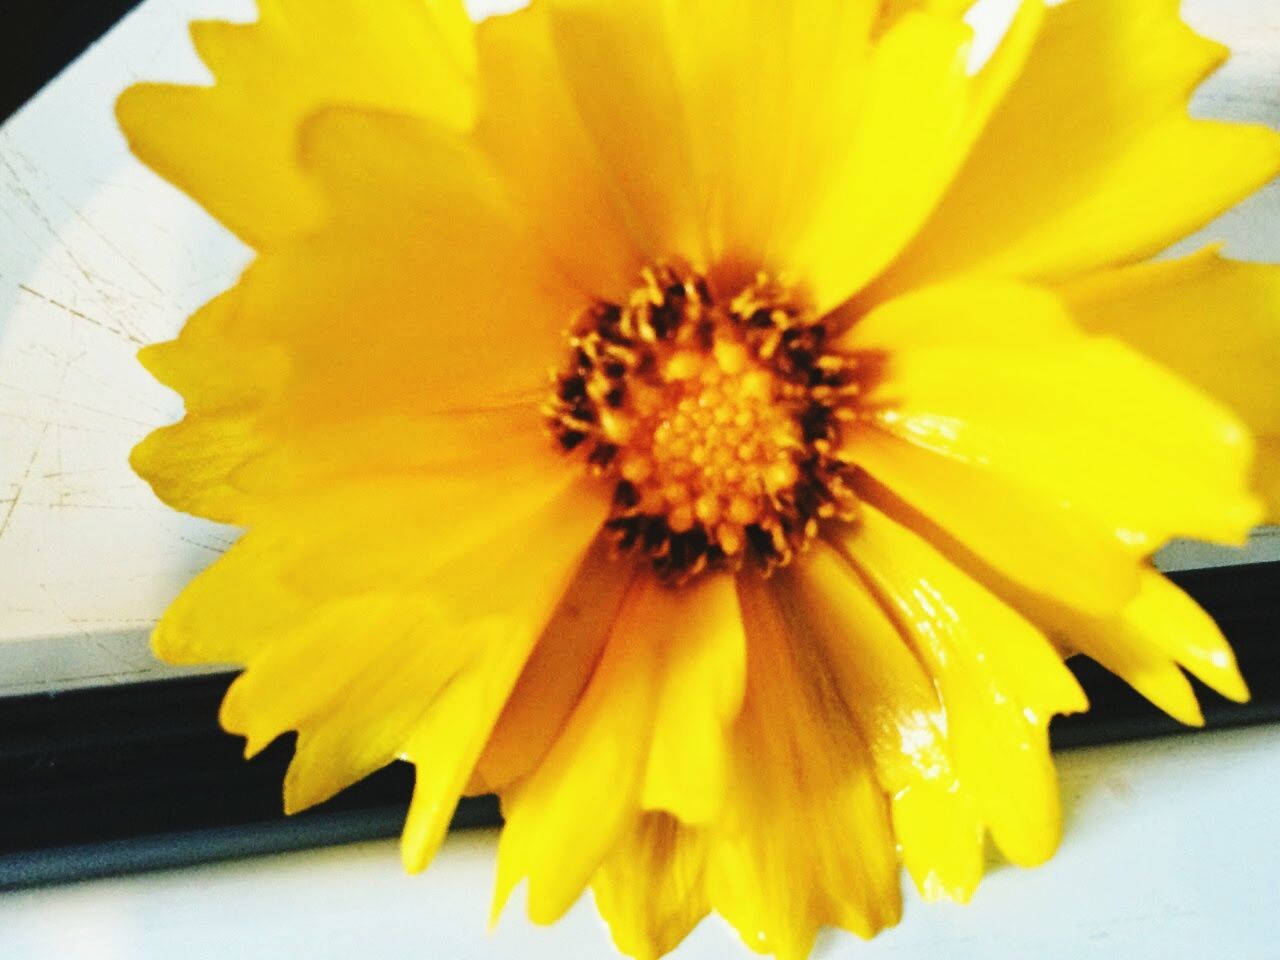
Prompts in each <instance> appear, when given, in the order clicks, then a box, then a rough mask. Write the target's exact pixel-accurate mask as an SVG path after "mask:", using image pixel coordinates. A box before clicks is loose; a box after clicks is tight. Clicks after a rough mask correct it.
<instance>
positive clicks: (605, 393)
mask: <svg viewBox="0 0 1280 960" xmlns="http://www.w3.org/2000/svg"><path fill="white" fill-rule="evenodd" d="M827 337H828V331H827V328H826V327H825V326H824V325H823V323H822V322H821V321H820V320H819V319H818V318H816V317H815V316H814V315H813V313H812V312H811V311H810V310H809V309H807V307H806V305H805V304H804V301H803V299H802V298H801V297H800V296H798V295H797V294H796V293H795V292H794V291H792V290H789V289H787V288H786V287H785V286H783V285H780V284H778V283H775V282H773V281H771V280H770V279H769V278H768V277H766V276H760V277H758V278H757V280H756V282H755V283H754V284H752V285H751V286H749V287H748V288H747V289H746V290H744V291H742V292H740V293H738V294H737V295H736V296H733V297H731V298H727V299H718V298H717V297H716V296H715V295H714V294H713V293H712V290H711V285H710V284H709V283H708V282H707V281H706V279H705V278H703V277H701V276H699V275H698V274H697V273H696V272H694V271H693V270H691V269H690V268H689V267H687V266H685V265H684V264H681V263H673V264H665V265H661V266H657V267H652V268H649V269H646V270H645V271H644V273H643V276H642V283H641V284H640V285H639V286H638V287H637V289H636V290H635V291H634V292H633V293H632V295H631V296H630V298H629V299H628V300H627V302H626V303H625V304H614V303H603V302H601V303H595V304H592V305H591V306H590V307H589V308H587V309H586V310H584V311H583V313H582V314H581V315H580V316H579V317H578V318H577V320H576V322H575V323H574V324H573V327H572V329H571V333H570V336H569V347H570V357H569V360H568V362H567V363H566V365H565V367H564V369H563V370H562V371H561V372H560V373H559V374H558V375H557V376H556V378H555V382H554V394H553V396H552V398H551V400H550V401H549V402H548V404H547V407H546V411H547V417H548V420H549V423H550V425H551V429H552V432H553V434H554V436H555V439H556V442H557V443H558V444H559V446H560V448H561V449H562V450H564V451H565V452H566V453H570V454H574V455H581V456H582V457H583V458H584V459H585V461H586V463H587V464H588V465H589V466H590V468H591V469H592V470H593V471H594V472H595V473H596V474H598V475H599V476H600V477H602V478H604V479H606V480H608V481H610V482H612V483H613V484H614V490H613V511H612V516H611V517H610V519H609V521H608V524H607V528H608V529H609V530H610V531H611V532H612V533H613V535H614V538H615V542H616V544H617V545H618V547H619V548H620V549H622V550H624V551H632V550H636V551H640V552H642V553H643V554H645V555H646V556H647V557H648V558H649V559H650V561H651V562H652V565H653V569H654V570H655V571H656V572H657V574H658V575H659V576H660V577H661V578H662V579H663V580H664V581H666V582H668V583H673V584H674V583H681V582H684V581H687V580H688V579H690V578H692V577H694V576H696V575H698V574H699V573H702V572H703V571H705V570H708V569H710V570H719V569H726V568H728V569H738V568H739V567H741V566H742V565H743V563H744V562H748V561H749V562H750V563H751V564H753V565H754V566H755V567H756V568H758V569H759V570H761V571H762V572H764V573H769V572H771V571H772V570H774V569H775V568H777V567H780V566H785V565H786V564H788V563H789V562H790V561H791V559H792V557H793V556H794V554H795V553H796V551H797V550H799V549H802V548H803V547H804V545H805V544H806V543H807V542H808V541H809V540H810V539H812V538H813V537H814V536H815V535H816V534H817V530H818V521H819V520H820V519H826V518H831V517H842V518H846V519H848V518H851V517H852V516H853V515H854V512H855V498H854V495H853V493H852V491H851V488H850V483H849V470H850V467H849V465H848V464H846V463H844V462H842V461H841V460H840V459H839V458H837V457H836V456H835V455H834V451H835V450H836V449H837V448H838V446H839V443H838V439H839V430H840V423H841V421H842V420H844V419H848V418H850V417H852V416H853V415H854V412H853V407H852V402H851V401H852V399H853V398H854V397H855V396H856V395H857V393H858V389H859V387H858V378H857V376H856V375H855V365H854V363H853V361H851V360H850V359H848V358H846V357H841V356H838V355H836V354H833V353H830V352H829V351H827V349H826V342H827Z"/></svg>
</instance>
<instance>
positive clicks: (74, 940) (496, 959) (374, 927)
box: [0, 728, 1280, 960]
mask: <svg viewBox="0 0 1280 960" xmlns="http://www.w3.org/2000/svg"><path fill="white" fill-rule="evenodd" d="M1278 758H1280V729H1278V728H1259V729H1255V730H1246V731H1237V732H1232V733H1221V734H1212V735H1202V736H1197V737H1189V738H1180V739H1172V740H1164V741H1157V742H1153V743H1146V744H1135V745H1128V746H1122V747H1109V748H1106V749H1097V750H1090V751H1081V752H1074V753H1068V754H1066V755H1064V756H1063V757H1062V759H1061V770H1062V783H1063V795H1064V797H1065V799H1066V803H1067V813H1068V819H1069V826H1068V838H1067V842H1066V843H1065V845H1064V846H1063V849H1062V850H1061V852H1060V853H1059V854H1058V856H1057V857H1056V858H1055V859H1054V860H1053V861H1051V862H1050V863H1049V864H1048V865H1047V866H1044V867H1041V868H1039V869H1037V870H1031V871H1024V870H1017V869H1015V868H1012V867H1003V866H995V867H993V868H992V872H991V873H990V875H989V876H988V877H987V879H986V880H985V881H984V883H983V885H982V887H980V888H979V890H978V894H977V896H976V897H975V898H974V901H973V902H972V903H971V904H970V905H969V906H967V907H963V908H962V907H957V906H954V905H951V904H924V903H921V902H920V901H919V900H917V899H916V898H915V897H914V896H911V897H909V898H908V901H907V905H906V914H905V918H904V921H903V923H902V924H901V925H900V926H899V927H897V928H895V929H894V930H891V931H889V932H887V933H885V934H883V935H882V936H881V937H880V938H878V939H877V940H875V941H872V942H871V943H869V944H868V943H863V942H862V941H859V940H856V939H854V938H853V937H851V936H848V935H844V934H833V933H827V934H824V935H823V937H822V938H821V940H820V942H819V943H820V947H819V950H818V951H817V952H816V953H815V960H1180V958H1198V957H1223V958H1230V960H1274V958H1275V957H1276V956H1278V955H1280V948H1278V947H1277V944H1280V916H1277V910H1276V907H1277V903H1276V891H1277V881H1276V875H1275V870H1276V865H1275V862H1274V861H1275V856H1276V853H1277V851H1280V817H1277V816H1276V793H1277V791H1278V790H1280V763H1277V759H1278ZM494 841H495V834H494V833H493V832H492V831H485V832H480V833H470V834H465V835H460V836H455V837H453V838H451V839H450V840H449V841H448V842H447V843H446V844H445V847H444V850H443V852H442V853H441V855H440V857H439V859H438V860H437V861H436V863H435V865H434V866H432V867H431V868H430V869H429V870H428V871H427V873H426V874H425V875H423V876H420V877H408V876H405V875H404V874H403V873H402V872H401V869H400V863H399V858H398V856H397V854H396V849H395V845H394V844H393V843H391V842H386V843H370V844H360V845H354V846H349V847H341V848H335V849H330V850H323V851H316V852H310V853H300V854H289V855H286V856H276V857H266V858H262V859H257V860H247V861H240V862H237V863H231V864H224V865H214V866H206V867H199V868H195V869H190V870H182V871H173V872H167V873H159V874H151V875H145V876H138V877H132V878H128V879H123V880H114V881H102V882H93V883H86V884H83V885H80V886H75V887H63V888H54V889H49V890H42V891H35V892H30V893H23V894H13V895H9V896H7V897H4V898H0V956H2V957H5V958H8V960H173V958H179V957H180V958H182V960H226V958H236V960H256V958H263V960H267V958H270V960H276V958H291V957H305V958H307V960H330V958H332V960H350V958H353V957H360V956H370V957H394V958H401V960H411V958H422V960H480V958H484V960H553V958H554V960H581V958H604V957H612V956H615V955H616V954H615V953H614V951H613V950H612V948H611V946H610V945H609V943H608V940H607V937H606V935H605V933H604V930H603V927H602V925H601V922H600V920H599V918H598V917H597V916H596V914H595V910H594V907H593V905H592V904H591V903H590V901H589V899H584V900H583V901H582V902H580V903H578V905H577V906H576V907H575V908H574V909H573V910H572V911H571V912H570V914H569V915H568V917H567V918H566V919H564V920H563V921H561V923H560V924H558V925H557V926H555V927H551V928H541V927H535V926H533V925H532V924H530V923H529V922H528V921H527V920H525V918H524V916H523V913H522V911H523V906H522V904H521V903H520V897H519V896H517V897H516V898H514V899H513V901H512V904H511V906H510V908H509V909H508V911H507V914H506V915H505V916H504V918H503V920H502V922H501V924H500V925H499V927H498V930H497V932H496V933H495V934H493V935H487V934H486V933H485V924H486V917H487V913H488V908H489V895H490V889H491V885H492V882H493V857H494V848H495V842H494ZM753 956H755V954H752V953H749V952H748V951H747V950H746V948H745V947H742V946H741V945H739V943H738V942H737V940H736V938H735V937H734V936H733V935H732V934H731V933H730V932H729V931H728V929H727V928H726V927H725V926H724V925H723V924H722V923H721V922H720V921H719V920H718V919H714V918H713V919H711V920H708V921H706V922H704V923H703V924H702V926H701V927H699V928H698V929H697V930H696V931H695V932H694V934H693V936H692V937H691V938H690V939H689V940H688V941H686V943H685V944H684V946H682V947H681V949H679V950H678V951H677V952H676V953H674V954H673V955H672V957H673V960H713V958H714V960H737V958H742V960H745V958H748V957H753Z"/></svg>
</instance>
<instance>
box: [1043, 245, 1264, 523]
mask: <svg viewBox="0 0 1280 960" xmlns="http://www.w3.org/2000/svg"><path fill="white" fill-rule="evenodd" d="M1063 295H1064V296H1065V297H1066V299H1067V300H1068V301H1069V303H1070V304H1071V308H1072V310H1073V311H1074V312H1075V314H1076V316H1077V317H1078V318H1079V320H1080V323H1081V324H1082V325H1083V326H1084V327H1085V328H1086V329H1089V330H1093V331H1096V332H1098V333H1105V334H1110V335H1112V336H1115V337H1119V338H1120V339H1121V340H1124V341H1125V342H1126V343H1128V344H1130V345H1132V346H1134V347H1136V348H1137V349H1139V350H1141V351H1142V352H1143V353H1145V354H1147V355H1148V356H1149V357H1151V358H1152V359H1154V360H1156V361H1158V362H1159V363H1161V364H1163V365H1164V366H1166V367H1168V368H1169V369H1170V370H1173V371H1175V372H1176V373H1177V374H1178V375H1179V376H1181V377H1183V378H1184V379H1186V380H1187V381H1188V382H1189V383H1194V384H1195V385H1196V386H1198V387H1200V388H1201V389H1202V390H1204V391H1205V392H1206V393H1208V394H1209V395H1211V396H1213V397H1216V398H1217V399H1218V400H1220V401H1222V402H1223V403H1225V404H1226V405H1227V406H1229V407H1231V409H1232V410H1234V411H1235V412H1236V413H1237V414H1238V415H1239V416H1240V418H1241V419H1242V420H1244V422H1245V423H1246V424H1247V425H1248V426H1249V427H1250V428H1252V429H1253V430H1254V431H1255V432H1256V433H1257V434H1258V436H1259V439H1260V440H1262V441H1263V443H1264V444H1269V445H1272V446H1274V445H1275V444H1276V443H1277V442H1280V384H1278V383H1277V371H1280V267H1277V266H1273V265H1270V264H1254V263H1238V262H1234V261H1231V260H1225V259H1223V258H1222V257H1221V256H1220V255H1219V254H1218V252H1217V250H1216V249H1208V250H1204V251H1202V252H1200V253H1198V254H1195V255H1194V256H1190V257H1185V258H1182V259H1178V260H1165V261H1159V262H1156V263H1149V264H1143V265H1141V266H1136V267H1129V268H1125V269H1120V270H1113V271H1108V272H1105V273H1100V274H1096V275H1095V276H1092V277H1089V278H1086V279H1084V280H1081V281H1077V282H1075V283H1073V284H1071V285H1069V286H1067V287H1065V288H1064V290H1063ZM1260 452H1261V451H1260ZM1277 466H1280V464H1277V463H1276V460H1275V458H1274V454H1272V455H1267V454H1265V453H1264V454H1263V455H1262V456H1260V457H1259V461H1258V464H1257V468H1256V469H1255V471H1254V477H1255V483H1256V485H1257V486H1258V488H1259V490H1260V491H1261V492H1263V493H1264V495H1267V497H1268V507H1269V509H1270V512H1271V516H1272V518H1273V519H1280V495H1278V494H1280V473H1278V472H1276V468H1277Z"/></svg>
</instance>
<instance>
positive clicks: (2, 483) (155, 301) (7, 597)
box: [0, 0, 1280, 693]
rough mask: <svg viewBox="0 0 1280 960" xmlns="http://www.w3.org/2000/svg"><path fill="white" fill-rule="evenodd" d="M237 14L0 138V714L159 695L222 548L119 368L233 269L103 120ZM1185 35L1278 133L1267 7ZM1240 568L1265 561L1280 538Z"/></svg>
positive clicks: (42, 106)
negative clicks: (1215, 60) (196, 579)
mask: <svg viewBox="0 0 1280 960" xmlns="http://www.w3.org/2000/svg"><path fill="white" fill-rule="evenodd" d="M985 2H986V3H988V4H993V5H995V6H997V7H998V6H999V5H1001V4H1002V2H1004V0H985ZM1118 2H1120V0H1118ZM516 5H518V0H505V2H477V3H474V4H473V5H472V6H473V9H474V10H476V11H477V12H488V11H491V10H493V9H495V8H497V7H499V6H506V7H511V6H516ZM252 11H253V7H252V4H251V2H250V0H147V2H145V3H143V4H142V5H141V7H139V8H138V9H137V10H136V11H135V12H134V13H133V14H132V15H130V16H129V17H128V18H126V20H125V21H123V22H122V23H121V24H120V25H119V26H118V27H117V28H116V29H115V30H114V31H113V32H112V33H111V34H109V35H108V36H107V37H106V38H105V39H104V40H103V41H102V42H101V43H99V44H98V45H97V46H96V47H94V48H93V49H91V50H90V51H89V52H88V53H87V54H86V55H85V56H84V57H82V58H81V59H80V60H79V61H78V62H77V63H75V64H74V65H73V66H72V67H71V68H70V69H69V70H67V71H66V72H65V73H64V74H63V76H62V77H60V78H59V79H58V80H57V81H56V82H54V83H53V84H52V85H50V86H49V87H47V88H46V89H45V90H44V91H43V92H42V93H41V94H40V95H39V96H37V97H36V98H35V99H34V100H33V101H32V102H31V103H29V104H28V105H27V106H26V107H25V108H24V109H23V110H22V111H21V112H20V113H18V114H17V115H16V116H14V117H13V118H12V119H10V120H9V122H8V123H7V124H5V126H4V127H3V128H0V693H4V692H10V693H13V692H21V691H27V690H35V689H43V688H49V687H61V686H68V685H72V684H83V683H91V682H118V681H122V680H130V679H137V678H140V677H146V676H158V675H163V674H164V673H165V672H166V668H163V667H161V666H160V665H158V664H157V663H155V662H154V661H153V660H152V659H151V657H150V655H149V653H148V651H147V644H146V636H147V633H148V630H149V627H150V626H151V624H152V623H153V622H154V621H155V619H156V617H157V616H158V615H159V614H160V612H161V611H162V610H163V608H164V607H165V605H166V604H167V603H168V602H169V600H171V599H172V597H173V596H174V595H175V594H176V592H177V591H178V589H179V588H180V587H181V585H182V584H183V583H184V582H186V581H187V580H188V579H189V578H190V577H191V576H192V575H193V574H194V573H196V572H197V571H198V570H200V569H201V568H203V567H204V566H205V565H207V564H208V563H209V562H211V561H212V560H213V559H215V558H216V557H217V555H218V554H219V552H220V551H222V550H224V549H225V548H226V547H227V546H228V544H229V543H230V542H231V540H232V539H233V537H234V531H232V530H230V529H227V528H224V527H220V526H218V525H215V524H211V523H207V522H204V521H201V520H197V519H194V518H191V517H185V516H182V515H179V514H177V513H174V512H173V511H171V510H169V509H167V508H165V507H163V506H162V505H160V504H159V503H158V502H157V501H156V500H155V499H154V497H153V496H152V495H151V493H150V491H149V490H148V489H147V487H146V486H145V485H144V484H143V483H142V482H141V481H139V480H138V479H137V478H136V477H134V476H133V474H132V473H131V472H130V470H129V468H128V464H127V455H128V452H129V449H130V447H131V446H132V445H133V444H134V443H135V442H137V440H139V439H140V438H141V437H142V436H143V435H144V434H145V433H146V432H147V431H148V430H149V429H150V428H151V427H154V426H158V425H160V424H163V423H167V422H170V421H172V420H173V419H176V418H177V416H178V415H179V413H180V409H181V408H180V403H179V401H178V399H177V398H176V397H175V396H173V395H172V394H170V393H169V392H168V391H166V390H165V389H163V388H162V387H160V386H159V385H157V384H156V383H154V382H153V381H152V380H151V379H150V378H149V376H148V375H147V374H146V373H145V372H144V371H143V370H142V368H141V367H140V366H139V365H138V364H137V363H136V361H135V359H134V354H135V352H136V350H137V348H138V347H139V346H140V345H141V344H144V343H148V342H151V341H156V340H163V339H167V338H169V337H171V336H172V335H173V334H174V333H175V332H176V330H177V329H178V327H179V326H180V324H181V323H182V321H183V319H184V318H185V316H186V315H187V314H188V313H189V312H190V311H191V310H193V309H194V308H195V307H197V306H198V305H199V304H201V303H202V302H204V301H205V300H206V299H208V298H209V297H210V296H211V295H213V294H214V293H216V292H217V291H218V290H220V289H222V288H224V287H225V286H227V285H228V284H229V283H231V282H232V281H233V280H234V278H235V277H236V275H237V274H238V272H239V271H240V269H241V268H242V267H243V265H244V264H245V263H246V261H247V258H248V251H246V250H245V249H244V248H243V247H241V245H240V244H239V243H238V242H237V241H236V240H234V239H233V238H232V237H231V236H230V235H229V234H227V233H226V232H225V231H223V230H222V229H221V228H220V227H218V226H217V225H216V224H214V223H213V222H212V221H211V220H210V219H209V218H208V217H207V216H206V215H205V214H204V213H203V212H202V211H201V210H200V209H199V208H198V207H196V205H195V204H193V203H192V202H191V201H189V200H188V199H186V198H185V197H184V196H182V195H181V194H180V193H178V192H177V191H176V190H174V189H172V188H170V187H168V186H167V185H165V184H164V183H163V182H161V181H160V180H159V179H158V178H157V177H155V176H154V175H152V174H151V173H149V172H148V171H147V170H145V169H144V168H143V167H141V166H140V165H139V164H138V163H137V162H136V161H134V160H133V159H132V158H131V157H130V156H129V155H128V153H127V152H126V150H125V147H124V142H123V139H122V138H121V136H120V135H119V133H118V132H117V131H116V129H115V126H114V123H113V120H112V113H111V105H112V102H113V100H114V98H115V96H116V94H117V93H118V92H119V91H120V90H121V89H123V88H124V87H125V86H126V85H128V84H129V83H130V82H132V81H134V80H136V79H172V80H185V81H201V80H203V79H205V78H206V74H205V71H204V70H203V68H202V67H201V66H200V65H199V63H198V61H197V60H196V59H195V56H194V54H193V53H192V51H191V49H190V45H189V43H188V41H187V38H186V29H185V23H186V21H188V20H190V19H192V18H195V17H226V18H229V19H249V18H251V17H252ZM1187 13H1188V16H1189V18H1190V19H1191V20H1192V21H1193V22H1194V23H1195V24H1196V25H1197V26H1198V27H1199V28H1200V29H1201V30H1203V31H1204V32H1206V33H1209V34H1210V35H1213V36H1215V37H1218V38H1219V39H1222V40H1225V41H1227V42H1228V43H1230V44H1231V45H1232V46H1233V47H1235V49H1236V51H1237V52H1236V56H1235V58H1234V59H1233V61H1232V62H1231V64H1230V65H1229V66H1228V67H1227V68H1226V69H1225V70H1223V71H1222V72H1221V73H1220V74H1218V75H1217V76H1216V77H1215V78H1213V79H1212V80H1211V81H1210V82H1209V84H1208V85H1207V86H1206V87H1205V88H1204V89H1203V91H1202V92H1201V94H1200V95H1199V97H1198V99H1197V102H1196V109H1197V111H1198V112H1199V113H1202V114H1207V115H1215V116H1223V117H1234V118H1243V119H1251V120H1261V121H1264V122H1269V123H1272V124H1275V125H1277V126H1280V3H1275V2H1274V0H1195V2H1191V3H1189V4H1188V5H1187ZM1278 214H1280V187H1276V186H1273V187H1271V188H1270V189H1269V190H1267V191H1265V192H1264V193H1263V194H1261V195H1259V196H1258V197H1256V198H1254V199H1253V200H1252V201H1250V203H1249V204H1247V205H1246V206H1245V207H1243V208H1241V209H1239V210H1237V211H1235V212H1233V213H1231V214H1229V215H1228V216H1227V217H1225V218H1224V219H1223V221H1221V223H1220V224H1219V225H1217V226H1216V227H1215V228H1214V229H1213V230H1212V231H1211V233H1213V234H1214V235H1218V236H1226V237H1228V238H1230V241H1231V242H1230V246H1229V250H1230V252H1231V253H1233V254H1234V255H1236V256H1239V257H1243V258H1246V259H1270V260H1280V216H1278ZM1046 549H1052V545H1051V544H1047V545H1046ZM1253 555H1254V556H1272V557H1280V538H1275V537H1271V538H1260V539H1259V541H1258V543H1257V544H1256V545H1255V548H1254V553H1253ZM1170 558H1171V562H1174V563H1181V564H1182V565H1197V564H1202V563H1207V562H1220V561H1221V560H1223V559H1227V560H1230V559H1238V557H1237V556H1236V555H1235V554H1233V553H1230V552H1228V553H1226V554H1223V553H1216V552H1210V553H1205V552H1203V551H1199V550H1196V549H1192V548H1179V550H1177V551H1175V552H1173V553H1172V554H1170Z"/></svg>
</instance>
